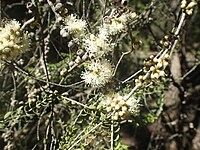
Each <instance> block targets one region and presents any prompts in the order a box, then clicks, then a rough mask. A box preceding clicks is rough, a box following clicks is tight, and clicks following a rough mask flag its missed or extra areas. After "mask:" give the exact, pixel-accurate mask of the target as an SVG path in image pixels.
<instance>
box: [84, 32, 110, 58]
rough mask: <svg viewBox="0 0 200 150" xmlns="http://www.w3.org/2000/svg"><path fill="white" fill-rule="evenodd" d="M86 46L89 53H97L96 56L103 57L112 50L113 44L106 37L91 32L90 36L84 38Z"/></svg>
mask: <svg viewBox="0 0 200 150" xmlns="http://www.w3.org/2000/svg"><path fill="white" fill-rule="evenodd" d="M84 46H85V49H86V51H87V52H88V53H89V54H93V55H95V57H96V58H101V57H102V56H103V55H105V54H107V53H108V52H109V51H111V50H112V44H109V43H108V41H107V39H106V37H104V36H103V35H99V36H98V37H96V36H95V35H94V34H90V35H89V37H88V38H86V39H85V40H84Z"/></svg>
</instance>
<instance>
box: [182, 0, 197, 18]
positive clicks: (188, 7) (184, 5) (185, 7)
mask: <svg viewBox="0 0 200 150" xmlns="http://www.w3.org/2000/svg"><path fill="white" fill-rule="evenodd" d="M195 5H197V2H195V1H191V2H189V3H188V2H187V1H186V0H182V1H181V8H182V10H183V11H185V12H186V14H188V15H192V13H193V8H194V6H195Z"/></svg>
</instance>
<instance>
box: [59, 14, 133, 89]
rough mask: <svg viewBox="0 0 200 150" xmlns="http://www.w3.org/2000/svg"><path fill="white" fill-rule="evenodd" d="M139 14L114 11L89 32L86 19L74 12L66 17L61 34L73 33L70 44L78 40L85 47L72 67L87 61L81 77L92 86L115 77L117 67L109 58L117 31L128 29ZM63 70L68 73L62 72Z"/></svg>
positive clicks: (77, 42) (70, 67) (70, 68)
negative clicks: (115, 14)
mask: <svg viewBox="0 0 200 150" xmlns="http://www.w3.org/2000/svg"><path fill="white" fill-rule="evenodd" d="M135 17H136V13H132V12H128V11H127V12H124V13H122V14H120V15H119V16H114V15H113V14H112V13H111V15H110V16H108V17H107V20H106V19H104V21H103V24H102V25H101V27H99V29H98V30H97V33H90V32H88V30H87V29H86V28H87V25H86V21H84V20H82V19H77V17H76V16H75V15H73V14H71V15H69V16H68V17H67V18H66V19H65V22H64V23H65V24H64V26H62V29H61V31H60V34H61V36H63V37H68V36H69V35H71V37H72V40H71V41H70V42H69V43H70V44H69V45H68V46H69V47H70V48H73V46H72V45H74V44H76V45H77V47H78V46H79V47H80V49H79V50H78V51H80V50H81V52H83V53H81V54H79V52H78V51H77V57H76V58H75V59H73V60H72V61H70V62H69V70H68V71H71V70H72V69H73V68H75V67H76V66H78V65H79V64H81V63H83V62H85V64H88V65H85V72H83V73H82V76H81V78H82V79H83V80H84V81H85V83H86V84H88V85H90V86H92V87H99V86H100V87H101V86H103V85H105V84H106V83H107V82H109V80H110V79H111V78H112V72H113V68H112V67H111V66H112V65H111V64H110V62H109V61H107V60H106V58H107V56H108V55H109V52H111V51H112V50H113V49H114V45H115V44H116V43H112V42H113V35H116V34H119V33H121V32H124V31H126V30H127V24H129V23H130V22H131V21H132V20H133V19H134V18H135ZM62 74H64V73H63V72H62Z"/></svg>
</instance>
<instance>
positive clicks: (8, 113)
mask: <svg viewBox="0 0 200 150" xmlns="http://www.w3.org/2000/svg"><path fill="white" fill-rule="evenodd" d="M12 114H13V112H12V111H9V112H7V113H6V114H5V115H4V119H8V118H9V117H10V116H11V115H12Z"/></svg>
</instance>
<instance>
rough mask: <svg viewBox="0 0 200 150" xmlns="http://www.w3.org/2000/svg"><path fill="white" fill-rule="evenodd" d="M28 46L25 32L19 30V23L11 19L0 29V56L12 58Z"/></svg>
mask: <svg viewBox="0 0 200 150" xmlns="http://www.w3.org/2000/svg"><path fill="white" fill-rule="evenodd" d="M28 48H29V40H28V36H27V34H26V33H23V32H22V31H21V30H20V23H19V22H18V21H16V20H11V21H9V22H7V23H6V24H5V26H4V27H1V29H0V58H1V59H4V60H5V59H6V60H13V59H15V58H16V57H17V56H18V55H20V54H21V53H24V52H25V51H27V50H28Z"/></svg>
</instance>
